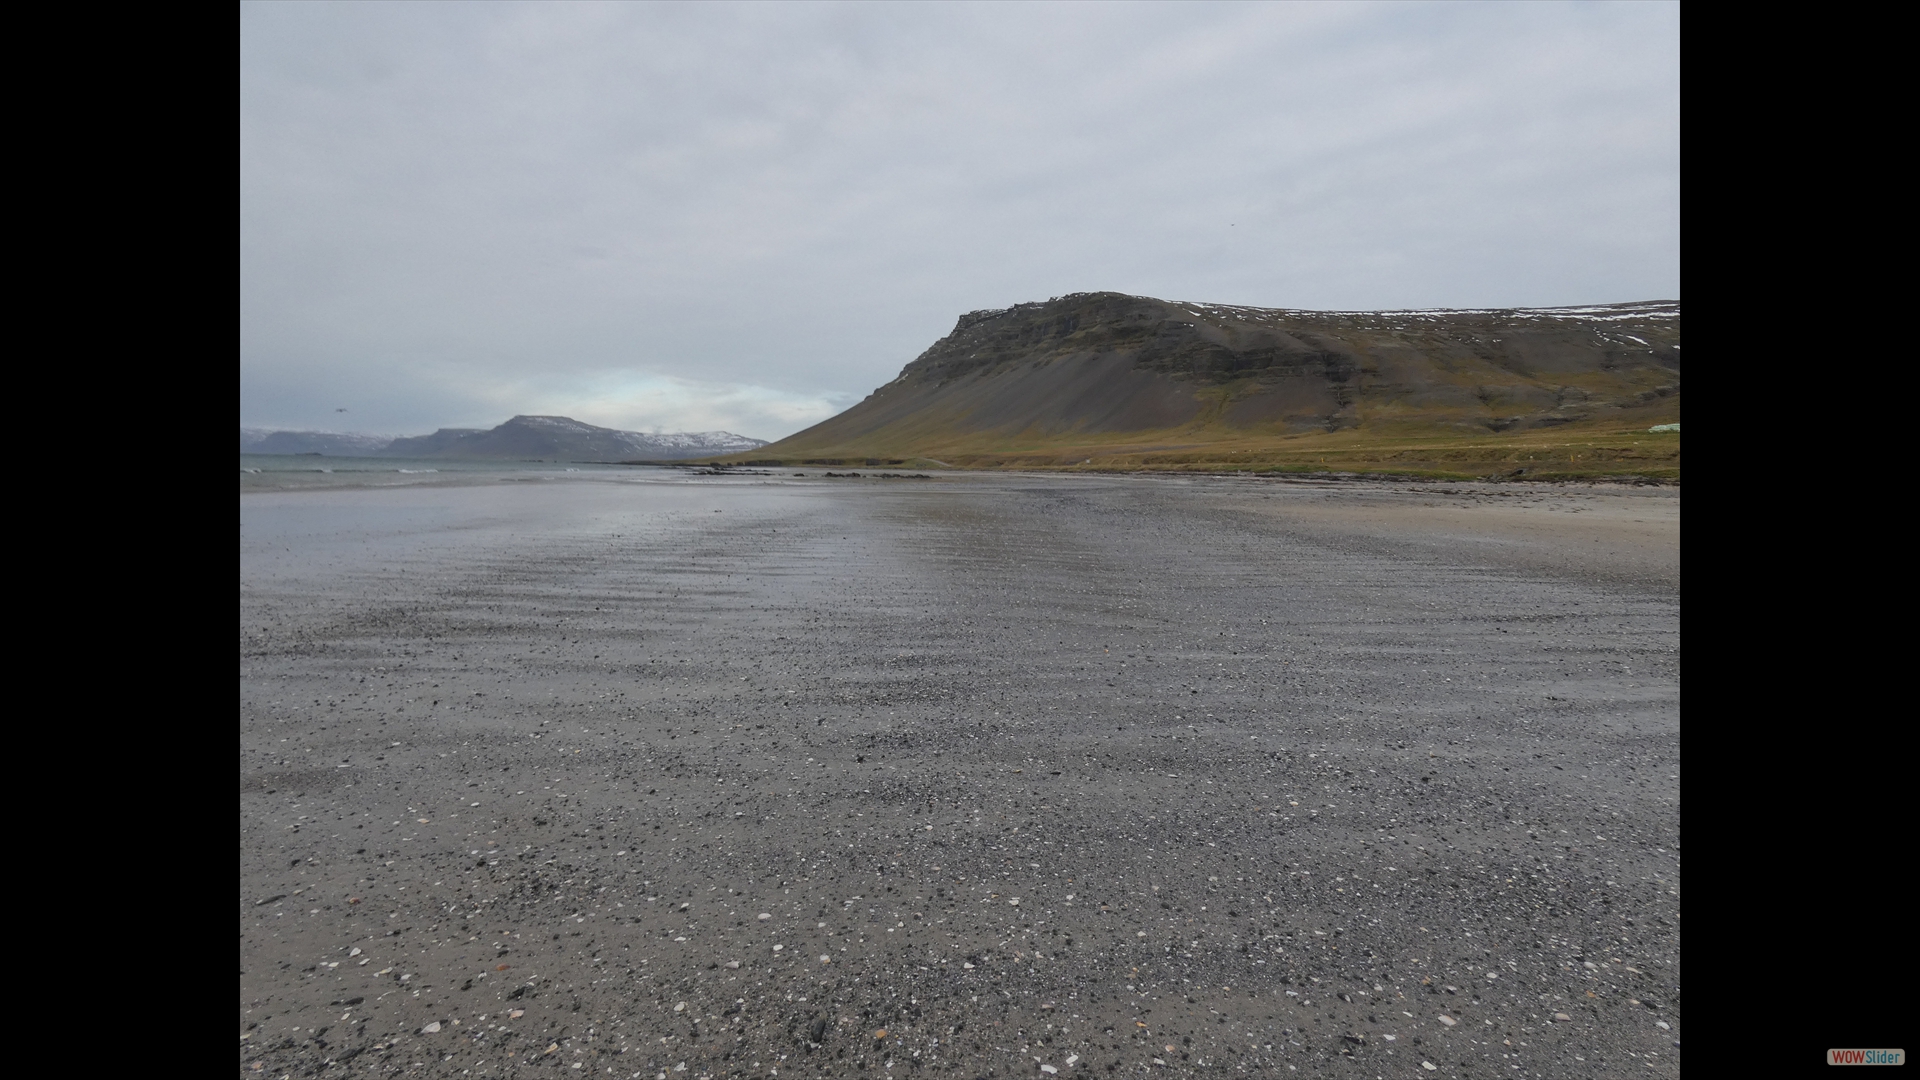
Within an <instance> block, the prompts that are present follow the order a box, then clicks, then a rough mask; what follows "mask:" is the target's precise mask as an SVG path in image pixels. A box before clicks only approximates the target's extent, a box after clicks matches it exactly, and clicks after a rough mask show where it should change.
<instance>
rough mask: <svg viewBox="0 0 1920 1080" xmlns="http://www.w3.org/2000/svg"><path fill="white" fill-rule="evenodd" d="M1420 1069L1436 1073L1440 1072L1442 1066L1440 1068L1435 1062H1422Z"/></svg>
mask: <svg viewBox="0 0 1920 1080" xmlns="http://www.w3.org/2000/svg"><path fill="white" fill-rule="evenodd" d="M1420 1067H1421V1068H1423V1069H1425V1070H1427V1071H1428V1072H1434V1071H1436V1070H1438V1069H1439V1068H1440V1066H1438V1065H1435V1064H1434V1063H1433V1062H1431V1061H1423V1062H1421V1063H1420Z"/></svg>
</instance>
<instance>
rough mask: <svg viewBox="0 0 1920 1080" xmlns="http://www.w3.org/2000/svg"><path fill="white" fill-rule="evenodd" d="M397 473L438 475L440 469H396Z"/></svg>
mask: <svg viewBox="0 0 1920 1080" xmlns="http://www.w3.org/2000/svg"><path fill="white" fill-rule="evenodd" d="M393 471H394V472H397V473H437V472H439V471H440V470H439V469H395V470H393Z"/></svg>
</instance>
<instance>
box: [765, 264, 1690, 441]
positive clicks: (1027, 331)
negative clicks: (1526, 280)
mask: <svg viewBox="0 0 1920 1080" xmlns="http://www.w3.org/2000/svg"><path fill="white" fill-rule="evenodd" d="M1679 388H1680V307H1679V304H1678V303H1677V302H1668V301H1649V302H1643V303H1631V304H1613V305H1600V306H1594V307H1580V308H1535V309H1506V310H1484V311H1452V310H1442V311H1378V312H1359V311H1355V312H1343V311H1294V310H1289V309H1283V308H1250V307H1236V306H1231V305H1222V304H1192V303H1175V302H1171V301H1164V300H1155V299H1151V298H1148V297H1138V296H1125V295H1122V294H1119V293H1082V294H1075V295H1072V296H1063V297H1058V298H1055V299H1053V300H1049V301H1046V302H1045V303H1033V304H1020V305H1016V306H1014V307H1011V308H1006V309H1002V310H997V311H974V312H969V313H967V314H966V315H963V316H961V317H960V319H959V321H958V322H957V323H956V324H955V326H954V329H953V332H952V333H950V334H948V335H947V336H946V337H944V338H941V339H940V340H939V341H937V342H935V343H934V344H933V346H932V347H931V348H929V349H927V351H926V352H924V353H922V354H921V355H920V356H919V358H917V359H915V360H914V361H913V362H912V363H910V364H908V365H907V366H906V368H905V369H904V370H903V371H902V372H901V373H900V376H899V377H898V378H897V379H895V380H894V381H893V382H891V383H888V384H887V385H886V386H883V387H881V388H880V389H879V390H876V391H875V392H874V393H873V394H872V395H871V396H870V397H868V398H867V399H866V400H865V401H863V402H861V403H860V404H859V405H857V406H855V407H854V408H852V409H850V410H848V411H847V412H845V413H842V414H841V415H839V416H836V417H834V418H833V419H831V420H828V421H826V422H824V423H822V424H820V425H817V426H816V427H814V428H810V429H808V430H807V431H804V432H801V433H799V434H798V435H795V436H792V437H790V438H789V439H786V440H782V441H781V442H779V443H776V444H774V445H772V446H771V447H769V448H768V449H769V450H771V451H775V452H801V451H804V450H805V449H807V448H809V447H819V446H828V445H845V446H852V445H854V444H864V443H872V444H873V445H874V446H875V447H876V448H880V447H881V445H882V444H884V445H885V447H887V448H891V449H892V450H894V451H896V452H900V451H905V450H909V449H911V448H912V446H913V445H918V444H924V443H928V442H929V440H932V441H938V440H939V439H940V438H951V437H954V436H959V435H964V434H966V433H982V432H1002V433H1007V434H1010V435H1011V434H1013V433H1024V434H1026V435H1027V436H1030V437H1036V438H1045V437H1049V436H1058V435H1065V434H1069V433H1082V434H1086V433H1100V432H1113V433H1121V432H1129V431H1149V430H1157V429H1170V428H1186V429H1190V430H1197V429H1198V428H1206V429H1216V430H1241V431H1248V432H1259V431H1265V432H1272V433H1276V434H1284V433H1298V432H1308V431H1323V432H1324V431H1338V430H1341V429H1343V428H1352V427H1433V426H1444V427H1449V428H1455V429H1461V428H1464V429H1477V430H1480V431H1501V430H1512V429H1525V428H1530V427H1541V426H1550V425H1554V424H1562V423H1567V422H1570V421H1574V420H1581V419H1591V418H1595V417H1599V416H1601V415H1602V414H1604V413H1606V412H1607V411H1608V410H1620V409H1632V408H1638V407H1642V406H1646V405H1647V404H1649V403H1652V402H1659V401H1662V400H1663V399H1672V400H1673V404H1674V409H1673V412H1674V413H1675V416H1676V418H1677V414H1678V408H1677V396H1678V394H1679Z"/></svg>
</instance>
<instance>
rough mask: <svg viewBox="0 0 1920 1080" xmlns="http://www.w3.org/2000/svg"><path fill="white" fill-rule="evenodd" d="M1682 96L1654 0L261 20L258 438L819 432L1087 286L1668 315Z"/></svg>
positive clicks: (1668, 12) (685, 8) (702, 8)
mask: <svg viewBox="0 0 1920 1080" xmlns="http://www.w3.org/2000/svg"><path fill="white" fill-rule="evenodd" d="M1678 107H1679V106H1678V8H1677V6H1674V5H1662V4H1637V5H1508V4H1494V5H1472V4H1468V5H1454V4H1411V5H1400V4H1383V5H1265V4H1260V5H1236V4H1219V5H1192V4H1168V5H1094V4H1029V5H971V4H968V5H939V4H891V5H806V4H774V5H704V4H700V5H651V4H649V5H588V4H565V5H561V4H534V5H517V4H486V5H459V4H400V5H382V4H339V5H331V4H315V5H304V4H271V5H247V6H245V7H243V9H242V16H241V269H242V274H241V279H242V288H241V301H242V303H241V311H242V319H241V408H242V416H243V419H246V420H247V421H248V422H259V423H268V424H288V425H315V424H320V423H326V422H335V421H334V420H333V416H334V414H332V409H333V408H334V407H338V406H343V405H344V406H351V407H352V408H353V409H354V412H353V413H352V414H350V415H353V416H355V417H357V418H364V419H363V420H361V421H359V422H361V423H363V424H364V425H372V426H378V427H380V428H381V429H384V430H423V429H427V428H431V427H434V426H437V425H439V424H443V423H445V424H452V423H482V422H485V423H492V422H497V421H498V420H499V419H503V418H504V416H505V415H507V414H510V413H511V412H513V411H524V410H518V409H512V408H509V409H507V410H506V412H505V413H499V412H498V411H497V410H498V408H499V403H498V402H497V401H496V400H495V398H494V396H493V392H492V391H491V390H488V391H486V392H480V391H477V390H476V389H475V388H476V387H501V386H521V387H524V388H526V391H525V392H526V393H528V394H529V395H544V396H543V397H542V400H548V401H558V402H560V403H561V404H564V403H565V401H566V400H567V398H566V395H567V394H568V393H588V392H589V391H587V390H583V389H580V388H585V387H595V386H598V387H602V388H604V387H606V386H611V385H616V384H620V385H624V384H623V383H622V380H623V379H624V380H627V381H628V382H632V381H633V380H636V379H644V378H648V377H651V378H655V379H659V378H677V379H680V380H683V385H686V386H694V385H705V386H710V387H713V388H715V390H714V394H715V400H716V401H718V400H721V399H723V398H727V399H728V400H747V398H752V399H753V400H772V399H771V398H769V397H767V395H774V396H778V395H791V396H792V397H793V399H794V400H795V401H797V402H813V403H815V404H814V405H812V406H808V407H814V408H822V409H825V408H830V407H831V406H829V405H826V404H821V403H823V402H827V401H829V400H833V401H849V400H853V399H857V398H858V397H860V396H863V395H864V394H865V393H866V392H867V391H868V390H869V389H871V388H872V387H873V386H875V385H877V384H879V383H881V382H884V381H885V380H886V379H888V378H891V377H892V376H893V374H895V373H896V372H897V371H898V369H899V367H900V366H901V365H902V364H903V363H905V362H906V361H908V360H911V359H912V358H913V357H914V356H915V355H916V354H917V353H918V352H919V351H920V350H921V349H923V348H924V347H925V346H926V345H928V344H930V343H931V342H932V341H933V340H934V339H935V338H936V337H938V336H939V335H941V334H943V333H945V332H946V331H947V330H948V329H950V328H951V326H952V321H953V319H954V317H955V316H956V315H958V314H959V313H960V312H962V311H965V310H968V309H971V308H978V307H987V306H1003V305H1005V304H1009V303H1014V302H1018V301H1023V300H1032V299H1042V298H1045V297H1047V296H1052V295H1058V294H1062V293H1066V292H1073V291H1081V290H1093V289H1117V290H1120V291H1125V292H1133V293H1144V294H1149V295H1156V296H1163V297H1170V298H1189V299H1203V300H1212V301H1222V302H1230V303H1245V304H1258V305H1275V306H1289V307H1337V308H1376V307H1403V306H1442V305H1452V306H1485V305H1493V304H1500V305H1509V304H1511V305H1543V304H1559V303H1586V302H1599V301H1611V300H1625V299H1643V298H1651V297H1672V296H1677V295H1678V289H1679V285H1678V273H1679V268H1678V231H1679V220H1678V185H1679V163H1678V123H1679V116H1678ZM570 387H571V388H573V389H571V390H569V389H568V388H570ZM726 387H747V388H751V393H749V394H747V396H746V397H741V396H740V395H739V394H735V395H734V396H733V397H732V398H728V397H727V395H728V393H729V392H728V391H725V390H724V388H726ZM755 395H758V396H755ZM596 404H597V405H598V406H599V407H601V408H602V412H601V414H600V415H602V416H603V420H602V421H597V422H606V421H605V419H604V418H605V417H608V416H610V415H612V413H617V412H618V410H619V406H618V403H617V402H610V401H609V400H607V399H604V398H602V399H599V400H598V401H597V402H596V400H594V399H590V398H589V399H583V400H582V401H581V402H580V405H579V409H580V410H582V411H584V410H586V409H588V408H590V407H594V406H596ZM487 409H495V410H496V412H494V413H487V412H486V410H487ZM608 409H611V410H612V413H610V412H608V411H607V410H608ZM635 409H639V406H635ZM642 413H644V409H639V411H636V412H634V413H633V414H632V417H631V418H630V420H629V421H627V422H628V423H631V424H633V425H634V426H642V425H643V423H653V422H665V423H668V424H669V426H671V421H670V420H663V419H661V418H657V417H651V416H645V415H642ZM483 414H484V415H483ZM743 415H744V414H743ZM787 415H789V416H790V417H791V416H795V415H799V414H797V413H792V412H791V410H789V411H788V413H787ZM583 418H584V417H583ZM760 422H764V423H769V424H772V423H776V421H774V420H772V419H765V418H763V419H762V420H761V421H760ZM791 422H792V424H793V426H794V427H800V426H804V423H802V422H800V421H797V420H793V421H791ZM689 426H691V425H689ZM722 426H725V425H722ZM789 430H791V429H789ZM746 433H747V434H752V435H756V436H758V437H762V438H772V437H776V436H778V435H782V434H786V432H785V431H780V430H770V429H765V428H763V429H761V430H756V431H748V432H746Z"/></svg>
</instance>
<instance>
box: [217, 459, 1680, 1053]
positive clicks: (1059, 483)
mask: <svg viewBox="0 0 1920 1080" xmlns="http://www.w3.org/2000/svg"><path fill="white" fill-rule="evenodd" d="M792 473H793V470H782V471H779V472H778V473H775V474H770V475H737V476H691V475H684V474H681V473H673V472H668V471H664V470H662V471H659V472H658V474H657V475H655V474H651V473H649V474H644V475H643V474H641V473H638V472H636V473H635V474H634V475H633V477H626V475H625V474H608V473H601V474H594V475H593V476H592V477H590V478H566V477H556V478H553V479H538V478H528V477H515V478H513V479H512V480H511V481H509V480H506V479H498V480H492V481H486V480H484V479H465V480H462V482H459V483H448V484H445V485H439V486H436V485H422V486H414V487H405V488H393V489H372V488H368V489H343V490H329V491H298V492H250V493H246V494H243V496H242V498H241V513H240V516H241V590H240V897H239V905H240V934H241V940H240V1027H241V1053H240V1064H239V1068H240V1071H241V1075H242V1076H272V1077H282V1076H288V1077H305V1076H323V1077H324V1076H358V1075H366V1076H386V1075H405V1076H435V1077H438V1076H473V1077H485V1076H499V1077H506V1076H527V1075H556V1076H558V1075H579V1076H594V1077H608V1076H615V1077H620V1078H622V1080H632V1078H637V1077H647V1078H655V1080H658V1078H660V1077H668V1078H673V1080H681V1078H686V1080H694V1078H707V1077H713V1078H718V1077H772V1076H781V1077H816V1076H817V1077H872V1078H883V1077H909V1076H926V1077H940V1076H953V1077H968V1078H971V1077H1008V1076H1046V1075H1059V1076H1075V1075H1087V1076H1132V1075H1140V1074H1145V1073H1151V1074H1161V1073H1165V1074H1169V1075H1201V1074H1204V1073H1207V1072H1211V1071H1213V1070H1224V1071H1227V1072H1230V1073H1237V1074H1243V1075H1251V1076H1334V1077H1344V1076H1352V1077H1369V1078H1372V1077H1413V1076H1437V1077H1489V1076H1518V1077H1589V1076H1591V1077H1618V1076H1626V1075H1636V1076H1638V1075H1647V1076H1670V1075H1677V1074H1678V1072H1679V1064H1680V1062H1679V1038H1680V1027H1681V1022H1680V967H1679V955H1680V954H1679V919H1680V916H1679V910H1680V892H1679V889H1680V886H1679V857H1680V856H1679V852H1680V835H1679V787H1680V771H1679V660H1680V654H1679V503H1680V496H1679V491H1678V489H1677V488H1670V487H1628V486H1573V485H1567V486H1551V485H1527V484H1506V485H1502V484H1451V483H1425V482H1410V483H1383V482H1364V481H1324V482H1307V481H1280V480H1271V479H1252V478H1226V477H1109V476H1071V477H1068V476H1024V475H986V474H942V475H939V476H935V477H933V478H932V479H931V480H929V481H926V482H919V483H914V484H897V483H886V482H884V481H879V480H871V479H865V478H860V479H852V480H849V479H846V478H835V479H832V480H828V479H825V478H824V477H821V476H818V475H814V474H809V475H804V476H794V475H792Z"/></svg>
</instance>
